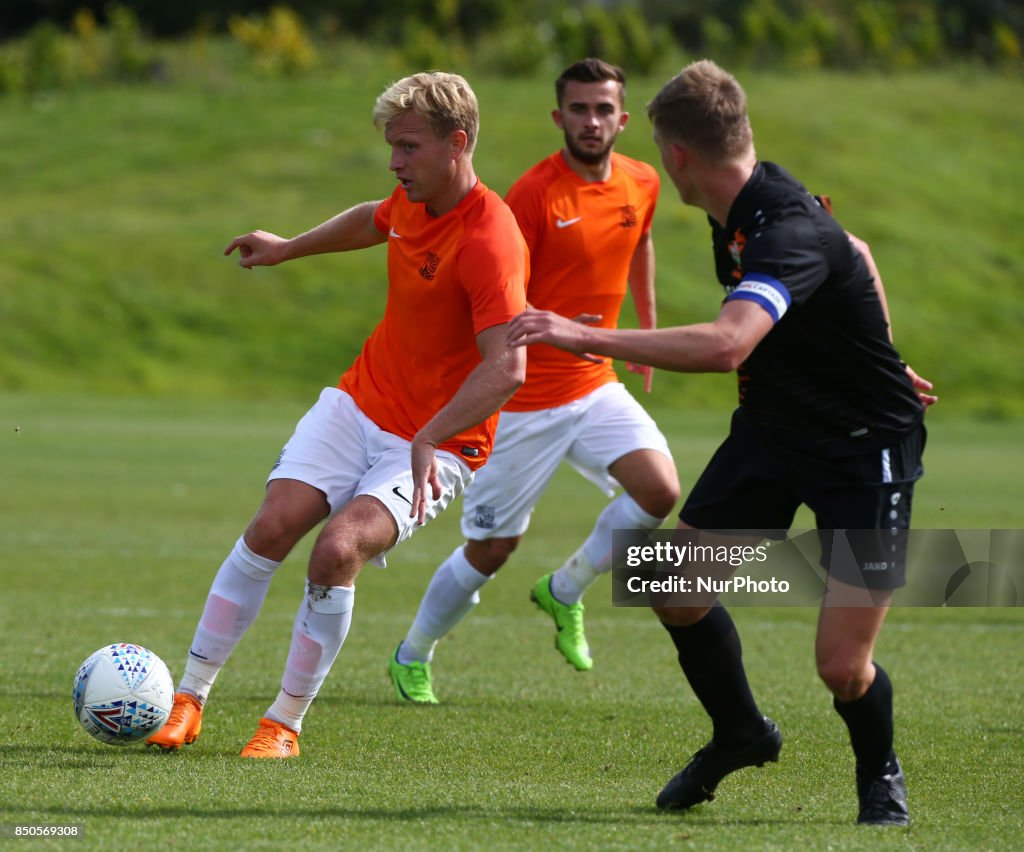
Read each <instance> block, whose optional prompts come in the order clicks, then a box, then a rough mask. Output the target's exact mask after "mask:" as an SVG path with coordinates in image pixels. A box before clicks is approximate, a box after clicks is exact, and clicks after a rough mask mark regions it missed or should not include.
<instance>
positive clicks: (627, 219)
mask: <svg viewBox="0 0 1024 852" xmlns="http://www.w3.org/2000/svg"><path fill="white" fill-rule="evenodd" d="M621 211H622V221H621V222H620V223H619V224H620V225H622V227H623V228H635V227H636V226H637V225H638V224H639V223H640V220H639V218H637V215H636V208H635V207H634V206H633V205H632V204H626V205H624V206H623V207H622V208H621Z"/></svg>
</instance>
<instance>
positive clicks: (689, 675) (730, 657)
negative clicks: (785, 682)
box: [664, 603, 764, 747]
mask: <svg viewBox="0 0 1024 852" xmlns="http://www.w3.org/2000/svg"><path fill="white" fill-rule="evenodd" d="M664 627H665V629H666V630H667V631H668V635H669V636H671V637H672V641H673V642H674V643H675V646H676V650H677V651H678V652H679V665H680V666H682V669H683V674H685V675H686V679H687V680H688V681H689V682H690V686H691V687H692V689H693V691H694V694H696V696H697V698H698V699H699V700H700V703H701V704H703V705H704V709H705V710H706V711H707V714H708V715H709V716H710V717H711V724H712V725H713V728H714V735H713V736H714V740H715V743H716V744H718V745H721V746H726V747H730V746H734V745H738V744H740V743H743V742H746V741H747V740H749V739H751V738H752V737H753V736H755V735H757V734H758V733H759V732H760V731H761V730H762V728H763V727H764V717H763V716H762V714H761V711H760V710H758V709H757V704H756V703H755V702H754V696H753V695H751V693H750V684H748V683H747V673H746V671H744V669H743V648H742V646H741V644H740V637H739V634H738V633H737V632H736V625H735V624H733V620H732V617H731V616H730V615H729V613H728V612H727V611H726V609H725V607H724V606H722V605H721V603H716V604H715V605H714V606H713V607H712V608H711V609H710V610H709V611H708V614H707V615H705V616H704V618H702V619H701V620H700V621H698V622H697V623H696V624H691V625H690V626H688V627H678V626H676V625H673V624H665V625H664Z"/></svg>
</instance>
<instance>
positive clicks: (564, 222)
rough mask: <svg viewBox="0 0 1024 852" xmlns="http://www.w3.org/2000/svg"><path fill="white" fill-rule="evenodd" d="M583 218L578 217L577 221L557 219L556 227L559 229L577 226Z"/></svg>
mask: <svg viewBox="0 0 1024 852" xmlns="http://www.w3.org/2000/svg"><path fill="white" fill-rule="evenodd" d="M582 218H583V217H582V216H577V217H576V218H575V219H555V226H556V227H559V228H568V227H569V226H570V225H575V224H576V223H577V222H579V221H580V219H582Z"/></svg>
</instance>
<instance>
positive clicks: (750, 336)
mask: <svg viewBox="0 0 1024 852" xmlns="http://www.w3.org/2000/svg"><path fill="white" fill-rule="evenodd" d="M772 322H773V321H772V318H771V315H770V314H769V313H768V312H767V311H766V310H764V309H763V308H761V307H760V306H759V305H757V304H755V303H754V302H750V301H746V300H735V301H730V302H726V303H725V304H724V305H723V306H722V310H721V311H720V312H719V314H718V317H717V318H716V319H715V320H714V322H705V323H695V324H693V325H680V326H675V327H673V328H659V329H653V330H651V331H648V330H645V329H637V328H594V327H592V326H588V325H583V324H581V323H578V322H573V321H572V320H569V319H566V318H565V317H560V316H558V314H553V313H551V312H550V311H538V310H533V309H527V310H525V311H523V312H522V313H521V314H519V316H517V317H516V318H515V319H514V320H512V322H510V323H509V336H508V340H509V343H511V344H512V345H513V346H529V345H531V344H533V343H548V344H550V345H552V346H557V347H558V348H559V349H565V350H566V351H568V352H575V353H576V354H581V353H586V352H591V353H594V354H596V355H610V356H611V357H612V358H619V359H622V360H625V361H635V362H636V363H638V364H650V365H651V366H652V367H658V368H660V369H664V370H675V371H678V372H683V373H727V372H730V371H732V370H735V369H736V368H737V367H738V366H739V365H740V364H742V363H743V361H745V360H746V358H747V356H748V355H750V353H751V352H753V351H754V347H755V346H757V344H758V343H760V342H761V339H762V338H763V337H764V336H765V335H766V334H767V333H768V332H769V331H771V329H772Z"/></svg>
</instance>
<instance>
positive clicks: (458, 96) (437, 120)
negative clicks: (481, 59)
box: [373, 71, 480, 153]
mask: <svg viewBox="0 0 1024 852" xmlns="http://www.w3.org/2000/svg"><path fill="white" fill-rule="evenodd" d="M409 110H412V111H413V112H415V113H416V114H417V115H418V116H420V117H421V118H423V119H424V120H425V121H426V122H427V124H428V125H429V126H430V127H431V129H432V130H433V131H434V132H435V133H436V134H437V135H438V136H439V137H440V138H444V137H445V136H447V135H448V134H449V133H452V132H453V131H455V130H464V131H465V133H466V136H467V137H468V141H467V144H466V151H468V152H469V153H472V152H473V148H474V147H475V146H476V137H477V134H478V133H479V131H480V109H479V107H478V106H477V101H476V95H475V94H473V90H472V89H471V88H470V86H469V83H467V82H466V80H465V78H464V77H460V76H459V75H458V74H446V73H445V72H443V71H422V72H420V73H419V74H413V75H412V76H409V77H403V78H402V79H401V80H399V81H398V82H397V83H392V84H391V85H390V86H388V88H387V89H386V90H385V91H384V92H383V93H382V94H381V96H380V97H379V98H377V103H376V105H375V106H374V108H373V125H374V127H376V128H377V129H378V130H384V129H386V128H387V127H388V125H389V124H391V122H392V121H394V120H395V119H396V118H398V117H399V116H401V115H404V114H405V113H406V112H408V111H409Z"/></svg>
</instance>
